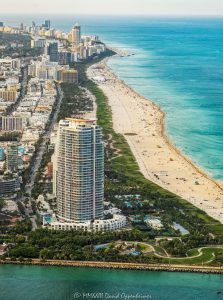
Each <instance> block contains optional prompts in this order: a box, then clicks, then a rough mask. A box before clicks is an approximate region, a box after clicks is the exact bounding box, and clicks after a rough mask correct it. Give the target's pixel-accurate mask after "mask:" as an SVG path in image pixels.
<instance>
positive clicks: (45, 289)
mask: <svg viewBox="0 0 223 300" xmlns="http://www.w3.org/2000/svg"><path fill="white" fill-rule="evenodd" d="M87 293H89V294H92V295H90V296H88V295H87ZM100 293H103V294H102V295H101V296H100ZM118 294H119V295H120V296H119V297H118V298H117V299H126V300H127V299H128V298H124V295H126V296H129V297H130V296H131V295H133V296H134V295H137V294H138V295H139V296H138V297H136V298H129V299H144V300H145V299H153V300H167V299H168V300H215V299H223V276H222V275H201V274H190V273H167V272H144V271H116V270H99V269H86V268H80V269H76V268H66V267H39V266H9V265H2V266H0V299H1V300H14V299H19V300H20V299H21V300H51V299H53V300H71V299H102V300H105V299H112V298H109V297H108V296H109V295H111V296H116V295H118ZM142 296H146V297H147V298H142ZM75 297H76V298H75ZM100 297H101V298H100ZM113 299H114V298H113Z"/></svg>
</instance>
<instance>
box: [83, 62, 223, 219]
mask: <svg viewBox="0 0 223 300" xmlns="http://www.w3.org/2000/svg"><path fill="white" fill-rule="evenodd" d="M88 76H89V78H91V79H93V78H95V77H97V76H99V78H100V77H102V78H103V77H104V78H105V79H106V81H104V82H101V81H100V82H97V84H98V86H99V87H100V88H101V89H102V90H103V92H104V93H105V95H106V96H107V97H108V100H109V105H110V106H111V109H112V113H113V127H114V130H115V131H116V132H117V133H121V134H123V135H124V136H125V138H126V140H127V142H128V144H129V145H130V147H131V150H132V152H133V154H134V156H135V158H136V160H137V162H138V164H139V167H140V170H141V172H142V173H143V175H144V176H145V177H146V178H147V179H149V180H151V181H153V182H155V183H156V184H158V185H160V186H162V187H163V188H165V189H167V190H169V191H171V192H173V193H175V194H177V195H179V196H181V197H182V198H184V199H186V200H188V201H189V202H191V203H192V204H194V205H195V206H197V207H199V208H201V209H202V210H204V211H205V212H207V213H208V214H209V215H210V216H212V217H214V218H215V219H217V220H219V221H220V222H221V223H223V186H222V185H221V184H220V183H217V182H215V181H214V180H212V179H211V178H209V177H208V176H207V175H206V174H205V173H204V172H202V171H201V170H200V169H199V168H198V167H196V166H195V165H194V164H193V163H192V162H191V161H190V160H189V159H188V158H186V157H185V156H183V155H182V154H181V153H180V151H179V150H178V149H176V148H175V147H174V146H173V145H172V144H171V142H170V141H169V140H168V138H167V137H166V135H165V132H164V126H163V120H164V114H163V112H162V111H161V110H160V109H159V107H158V106H156V105H155V104H154V103H153V102H152V101H149V100H147V99H145V98H143V97H142V96H140V95H139V94H137V93H136V92H135V91H134V90H132V89H131V88H130V87H128V86H127V85H126V84H125V83H124V82H123V81H121V80H120V79H118V78H117V77H116V76H115V75H114V73H112V71H111V70H110V68H109V67H108V66H107V65H106V60H104V61H103V62H101V63H99V64H96V65H93V66H91V67H90V68H89V69H88ZM126 133H135V134H136V135H126Z"/></svg>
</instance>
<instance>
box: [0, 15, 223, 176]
mask: <svg viewBox="0 0 223 300" xmlns="http://www.w3.org/2000/svg"><path fill="white" fill-rule="evenodd" d="M46 17H49V16H46ZM1 19H2V21H5V22H6V23H7V24H19V22H21V21H23V22H24V23H25V24H31V21H32V20H35V21H36V23H37V24H42V23H43V21H44V18H43V17H39V16H32V17H30V16H20V17H19V16H4V17H2V18H1ZM50 19H51V23H52V26H53V27H55V28H58V29H61V30H63V31H66V32H68V31H70V29H71V28H72V26H73V25H74V24H75V23H76V21H78V22H79V23H80V24H81V26H82V33H83V34H96V35H99V36H100V38H101V39H102V40H103V41H104V42H106V43H107V44H108V45H110V46H115V47H120V48H123V49H125V50H127V51H129V52H130V53H134V55H133V56H129V57H122V58H121V57H115V58H112V59H111V60H110V61H109V66H110V67H111V68H112V69H113V70H114V72H115V73H116V74H117V75H118V76H119V77H120V78H121V79H123V80H124V81H125V82H126V83H127V84H128V85H130V86H131V87H133V88H134V89H135V90H136V91H137V92H139V93H140V94H142V95H143V96H145V97H146V98H148V99H151V100H153V101H154V102H155V103H156V104H158V105H159V106H160V107H161V109H162V110H163V111H164V112H165V113H166V120H165V124H166V133H167V134H168V136H169V137H170V138H171V140H172V142H173V143H174V144H175V145H176V146H177V147H178V148H179V149H180V150H181V151H182V152H183V153H184V154H185V155H187V156H188V157H189V158H190V159H191V160H192V161H193V162H195V163H196V164H197V165H198V166H199V167H200V168H202V169H203V170H205V171H206V172H207V173H208V174H209V175H210V176H211V177H213V178H214V179H216V180H220V181H222V180H223V18H186V17H185V18H176V17H175V18H171V17H169V18H164V17H162V18H158V17H156V18H154V17H153V18H152V17H143V18H138V17H133V16H132V17H107V16H106V17H101V16H100V17H91V16H75V15H74V16H51V17H50Z"/></svg>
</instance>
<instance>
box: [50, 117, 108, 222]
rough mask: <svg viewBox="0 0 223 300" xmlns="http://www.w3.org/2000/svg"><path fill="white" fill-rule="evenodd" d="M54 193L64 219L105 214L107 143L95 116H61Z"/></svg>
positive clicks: (88, 217) (77, 218) (60, 214)
mask: <svg viewBox="0 0 223 300" xmlns="http://www.w3.org/2000/svg"><path fill="white" fill-rule="evenodd" d="M54 193H55V195H56V197H57V206H58V216H59V218H60V219H61V220H63V221H68V222H86V221H91V220H94V219H100V218H102V217H103V197H104V144H103V141H102V131H101V128H100V127H99V126H98V125H96V122H95V121H93V120H79V119H66V120H61V121H60V123H59V129H58V133H57V143H56V152H55V157H54Z"/></svg>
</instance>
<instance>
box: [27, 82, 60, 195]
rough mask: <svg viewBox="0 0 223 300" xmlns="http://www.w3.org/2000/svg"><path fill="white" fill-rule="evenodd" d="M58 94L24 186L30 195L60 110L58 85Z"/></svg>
mask: <svg viewBox="0 0 223 300" xmlns="http://www.w3.org/2000/svg"><path fill="white" fill-rule="evenodd" d="M58 94H59V99H58V102H57V105H56V109H55V112H54V114H53V117H52V119H51V121H50V124H49V126H48V128H47V129H46V131H45V132H44V134H43V135H42V142H41V144H40V146H39V148H38V151H37V155H36V159H35V162H34V167H33V168H32V169H31V173H30V179H29V183H28V184H27V185H26V187H25V193H27V194H29V195H31V193H32V189H33V187H34V183H35V178H36V175H37V172H38V170H39V168H40V164H41V161H42V158H43V155H44V153H45V151H46V150H47V142H48V140H49V139H50V135H51V133H52V131H53V128H54V125H55V123H56V122H57V116H58V113H59V110H60V106H61V101H62V99H63V92H62V90H61V87H60V86H58Z"/></svg>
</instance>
